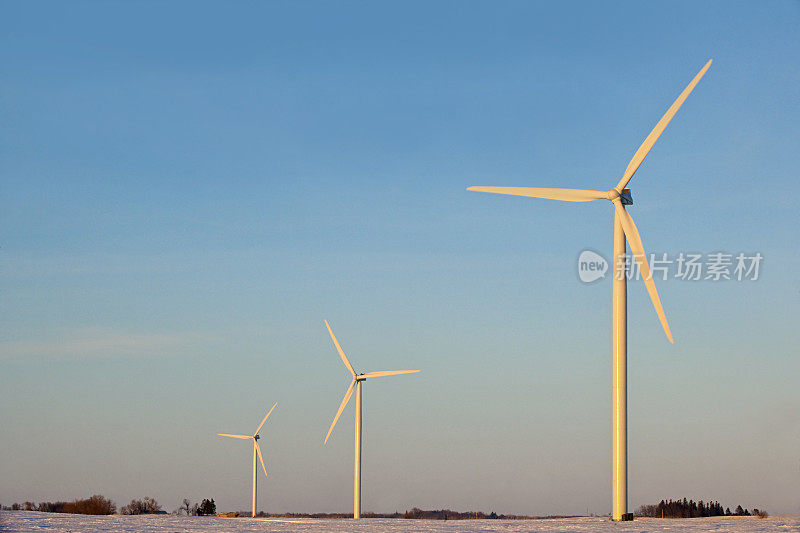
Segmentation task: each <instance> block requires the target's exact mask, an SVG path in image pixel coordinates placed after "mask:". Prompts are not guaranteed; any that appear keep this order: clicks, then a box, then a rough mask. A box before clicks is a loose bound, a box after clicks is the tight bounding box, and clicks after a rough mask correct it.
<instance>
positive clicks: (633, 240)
mask: <svg viewBox="0 0 800 533" xmlns="http://www.w3.org/2000/svg"><path fill="white" fill-rule="evenodd" d="M614 208H615V209H616V211H617V216H619V218H620V221H621V222H622V229H623V231H624V232H625V237H626V238H627V239H628V244H630V245H631V252H633V255H634V260H636V257H641V262H640V263H639V270H640V271H641V273H642V277H643V278H644V285H645V287H647V292H648V293H649V294H650V299H651V300H652V301H653V307H655V308H656V314H657V315H658V319H659V320H660V321H661V326H662V327H663V328H664V333H666V334H667V338H668V339H669V342H674V341H673V340H672V332H671V331H670V330H669V324H668V323H667V317H666V315H664V308H663V307H661V299H660V298H659V297H658V291H657V290H656V284H655V282H654V281H653V278H652V276H651V275H650V265H649V264H648V263H647V257H646V255H645V253H644V245H643V244H642V238H641V236H640V235H639V230H638V229H636V224H634V223H633V218H631V215H630V214H629V213H628V212H627V211H626V210H625V208H624V207H622V202H620V201H615V202H614Z"/></svg>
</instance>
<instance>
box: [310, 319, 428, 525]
mask: <svg viewBox="0 0 800 533" xmlns="http://www.w3.org/2000/svg"><path fill="white" fill-rule="evenodd" d="M325 326H326V327H327V328H328V333H330V334H331V339H333V344H334V345H335V346H336V351H337V352H339V355H340V356H341V357H342V362H343V363H344V366H346V367H347V370H349V371H350V374H352V376H353V381H351V382H350V386H349V387H347V392H345V393H344V398H343V399H342V403H341V404H340V405H339V410H338V411H336V416H334V417H333V422H331V427H330V429H328V434H327V435H325V441H324V442H323V446H324V445H325V443H327V442H328V437H330V436H331V432H332V431H333V426H335V425H336V421H337V420H339V416H340V415H341V414H342V411H343V410H344V408H345V406H346V405H347V402H349V401H350V396H352V394H353V388H355V390H356V424H355V425H356V435H355V466H354V467H353V518H361V383H363V382H364V381H365V380H367V379H369V378H379V377H383V376H394V375H397V374H413V373H415V372H419V370H384V371H381V372H370V373H368V374H356V371H355V370H353V366H352V365H351V364H350V361H348V360H347V356H346V355H345V354H344V351H343V350H342V347H341V346H339V341H337V340H336V337H335V336H334V334H333V331H332V330H331V327H330V325H328V321H327V320H326V321H325Z"/></svg>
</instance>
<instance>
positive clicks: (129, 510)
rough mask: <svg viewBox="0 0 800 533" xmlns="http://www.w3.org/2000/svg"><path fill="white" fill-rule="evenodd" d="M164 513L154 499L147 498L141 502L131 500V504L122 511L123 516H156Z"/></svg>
mask: <svg viewBox="0 0 800 533" xmlns="http://www.w3.org/2000/svg"><path fill="white" fill-rule="evenodd" d="M161 511H162V509H161V506H160V505H159V504H158V502H157V501H156V500H155V499H154V498H150V497H148V496H145V497H144V498H142V499H141V500H131V503H129V504H128V505H125V506H123V507H122V509H120V512H122V514H156V513H160V512H161Z"/></svg>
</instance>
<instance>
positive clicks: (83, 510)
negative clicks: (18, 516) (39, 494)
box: [3, 494, 117, 514]
mask: <svg viewBox="0 0 800 533" xmlns="http://www.w3.org/2000/svg"><path fill="white" fill-rule="evenodd" d="M3 509H5V510H13V511H20V510H22V511H40V512H43V513H71V514H114V513H115V512H116V511H117V505H116V504H115V503H114V502H112V501H111V500H109V499H108V498H106V497H104V496H101V495H100V494H95V495H93V496H90V497H88V498H86V499H83V500H73V501H71V502H41V503H39V505H36V504H35V503H34V502H25V503H23V504H19V503H15V504H13V505H12V506H11V507H6V506H3Z"/></svg>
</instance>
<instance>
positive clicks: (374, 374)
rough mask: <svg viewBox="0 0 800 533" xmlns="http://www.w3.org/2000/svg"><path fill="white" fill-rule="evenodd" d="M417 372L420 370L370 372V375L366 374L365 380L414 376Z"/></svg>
mask: <svg viewBox="0 0 800 533" xmlns="http://www.w3.org/2000/svg"><path fill="white" fill-rule="evenodd" d="M415 372H419V370H383V371H381V372H370V373H369V374H364V376H363V377H364V378H381V377H383V376H396V375H397V374H414V373H415Z"/></svg>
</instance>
